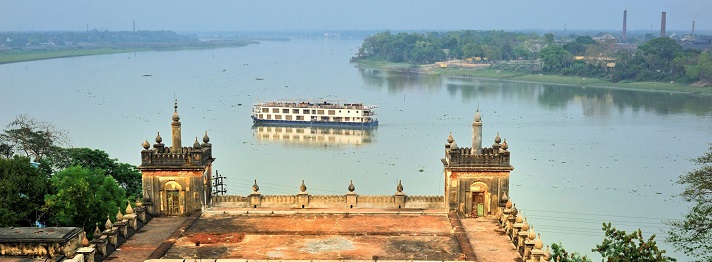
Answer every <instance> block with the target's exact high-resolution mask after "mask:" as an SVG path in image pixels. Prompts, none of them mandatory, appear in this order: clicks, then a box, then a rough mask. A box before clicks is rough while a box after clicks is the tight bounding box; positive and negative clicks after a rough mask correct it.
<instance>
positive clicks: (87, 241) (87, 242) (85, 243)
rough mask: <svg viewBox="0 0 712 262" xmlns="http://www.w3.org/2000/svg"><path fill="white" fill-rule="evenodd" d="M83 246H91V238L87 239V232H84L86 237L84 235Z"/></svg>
mask: <svg viewBox="0 0 712 262" xmlns="http://www.w3.org/2000/svg"><path fill="white" fill-rule="evenodd" d="M82 246H83V247H88V246H89V239H87V234H84V237H82Z"/></svg>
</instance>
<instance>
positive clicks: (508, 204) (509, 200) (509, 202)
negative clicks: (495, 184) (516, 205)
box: [504, 198, 512, 208]
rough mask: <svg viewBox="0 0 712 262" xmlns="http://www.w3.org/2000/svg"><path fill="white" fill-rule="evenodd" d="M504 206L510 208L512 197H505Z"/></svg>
mask: <svg viewBox="0 0 712 262" xmlns="http://www.w3.org/2000/svg"><path fill="white" fill-rule="evenodd" d="M504 207H505V208H512V199H509V198H507V203H506V204H504Z"/></svg>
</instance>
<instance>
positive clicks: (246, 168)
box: [0, 39, 712, 260]
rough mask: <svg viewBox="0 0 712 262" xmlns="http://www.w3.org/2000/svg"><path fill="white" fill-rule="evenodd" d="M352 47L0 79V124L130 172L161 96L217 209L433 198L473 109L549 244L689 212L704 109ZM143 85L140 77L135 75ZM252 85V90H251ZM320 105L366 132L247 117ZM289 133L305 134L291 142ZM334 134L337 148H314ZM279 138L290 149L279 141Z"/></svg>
mask: <svg viewBox="0 0 712 262" xmlns="http://www.w3.org/2000/svg"><path fill="white" fill-rule="evenodd" d="M360 44H361V40H359V39H296V40H292V41H276V42H270V41H265V42H262V43H261V44H256V45H249V46H245V47H236V48H224V49H211V50H186V51H166V52H139V53H125V54H114V55H102V56H87V57H73V58H63V59H52V60H43V61H32V62H23V63H15V64H5V65H0V79H2V81H0V89H1V90H0V91H1V92H0V94H1V95H0V124H2V125H3V128H4V125H6V124H7V123H9V122H10V121H12V120H13V119H14V118H15V117H16V116H17V115H18V114H27V115H29V116H31V117H33V118H35V119H37V120H41V121H46V122H50V123H52V124H53V125H55V126H56V127H58V128H60V129H63V130H66V131H67V133H68V134H69V137H70V139H71V142H70V145H71V146H73V147H89V148H96V149H101V150H104V151H106V152H107V153H109V155H110V156H111V157H113V158H118V159H119V160H120V161H122V162H127V163H130V164H134V165H138V164H140V151H141V149H142V148H141V143H142V142H143V141H144V140H148V141H149V142H150V143H154V139H155V137H156V132H157V131H160V132H161V134H162V137H163V140H164V143H166V144H170V122H171V114H172V113H173V99H174V96H175V98H176V99H177V100H178V112H179V113H180V116H181V122H182V134H183V145H184V146H190V145H192V144H193V142H194V139H195V137H198V139H202V136H203V134H204V132H205V131H207V132H208V134H209V136H210V142H211V143H212V144H213V154H214V156H215V157H216V161H215V164H214V169H215V170H217V172H218V173H219V174H220V175H223V176H226V177H227V179H226V180H225V182H226V183H227V190H228V193H229V194H241V195H245V194H248V193H249V192H250V187H251V186H252V183H253V180H254V179H257V182H258V184H259V186H260V191H261V192H262V193H263V194H296V193H297V192H299V185H300V183H301V181H302V180H305V183H306V185H307V187H308V192H309V193H311V194H345V193H346V192H347V187H348V185H349V181H350V180H353V183H354V185H355V186H356V192H357V193H359V194H377V195H391V194H393V193H394V192H396V185H397V183H398V180H402V181H403V186H404V188H405V190H404V192H405V193H406V194H409V195H442V194H443V177H442V176H443V174H442V171H443V166H442V163H441V162H440V158H442V157H443V156H444V144H445V143H446V139H447V136H448V134H450V133H451V132H452V135H453V137H454V138H455V140H456V142H457V143H458V145H460V146H467V147H469V146H471V126H470V125H471V123H472V120H473V117H474V113H475V110H477V108H478V107H479V110H480V112H481V113H482V119H483V123H484V128H483V130H484V131H483V136H484V139H483V140H484V141H483V145H484V146H489V145H491V144H492V143H493V142H494V137H495V136H496V134H497V133H498V132H499V133H500V135H501V136H502V138H505V139H507V143H508V144H509V150H510V151H511V152H512V153H511V154H512V165H513V166H514V167H515V169H514V171H512V173H511V180H510V181H511V182H510V183H511V184H510V191H511V197H512V199H513V200H514V202H515V203H516V204H517V207H518V208H519V209H520V210H522V211H523V214H524V215H525V216H526V217H528V219H529V223H530V224H532V225H533V226H534V229H535V230H536V231H537V232H539V233H541V234H542V240H543V241H544V242H545V243H546V244H550V243H552V242H563V243H564V246H565V247H566V248H567V249H568V250H569V251H576V252H580V253H584V254H587V255H589V256H590V257H594V258H595V257H598V255H597V254H593V253H591V251H590V250H591V248H594V247H595V245H596V244H597V243H600V242H601V240H602V239H603V232H602V231H601V223H602V222H607V221H610V222H613V225H614V226H616V227H618V228H621V229H626V230H632V229H637V228H641V229H642V230H643V233H644V236H646V237H647V236H649V235H650V234H657V235H658V244H659V245H660V246H662V247H663V248H664V249H667V250H668V253H671V254H673V255H674V256H676V257H678V258H682V260H685V258H684V257H683V256H682V254H680V253H677V252H674V250H673V248H672V247H671V246H669V245H668V244H666V243H665V242H664V241H662V238H664V237H665V236H666V235H667V234H666V230H667V227H666V226H665V224H663V221H665V220H667V219H673V218H680V217H681V216H682V214H683V213H684V212H686V211H687V209H688V207H689V205H688V204H687V203H685V202H684V201H682V200H681V199H680V198H679V197H677V194H679V193H680V192H681V190H682V187H681V186H680V185H677V184H676V183H675V181H677V178H678V176H679V175H681V174H683V173H685V172H687V171H690V170H692V169H694V168H695V165H694V164H693V163H692V162H691V161H690V159H691V158H695V157H698V156H700V155H702V154H703V153H704V152H706V151H707V149H708V148H709V143H710V142H712V96H699V95H690V94H681V93H667V92H646V91H630V90H620V89H610V88H594V87H586V88H582V87H575V86H566V85H551V84H541V83H523V82H511V81H499V80H481V79H468V78H461V77H444V78H441V77H438V76H433V75H418V74H405V73H389V72H384V71H379V70H361V69H358V68H355V67H354V66H353V65H351V64H350V63H349V58H350V57H351V56H352V55H353V54H354V53H356V50H357V47H358V46H359V45H360ZM144 74H151V75H152V76H151V77H147V76H143V75H144ZM258 79H261V80H258ZM280 99H297V100H299V99H325V100H331V101H343V102H363V103H366V104H376V105H378V106H379V109H378V111H377V112H378V114H379V116H378V118H379V121H380V126H379V127H378V128H377V129H374V130H365V131H364V130H322V129H315V130H306V131H308V132H310V133H311V132H313V133H314V138H313V139H309V140H310V141H312V142H306V141H303V140H294V139H292V138H291V137H293V136H290V135H289V134H292V133H287V132H290V131H291V132H297V130H295V129H287V128H262V129H260V128H253V127H252V121H251V119H250V110H251V105H252V104H253V103H255V102H258V101H267V100H280ZM300 131H302V130H300ZM334 132H337V133H339V134H338V135H331V134H324V133H334ZM285 137H290V138H285Z"/></svg>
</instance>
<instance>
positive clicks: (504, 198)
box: [500, 193, 509, 203]
mask: <svg viewBox="0 0 712 262" xmlns="http://www.w3.org/2000/svg"><path fill="white" fill-rule="evenodd" d="M500 201H502V202H505V203H507V202H509V197H508V196H507V193H502V198H501V199H500Z"/></svg>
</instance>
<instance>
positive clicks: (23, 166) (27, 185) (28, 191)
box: [0, 156, 50, 227]
mask: <svg viewBox="0 0 712 262" xmlns="http://www.w3.org/2000/svg"><path fill="white" fill-rule="evenodd" d="M48 193H50V187H49V173H48V172H46V169H41V168H35V167H32V166H31V165H30V159H29V158H27V157H20V156H15V157H13V158H0V227H8V226H34V225H35V223H36V222H40V223H43V222H44V216H43V213H42V210H41V208H42V206H43V205H44V196H45V194H48Z"/></svg>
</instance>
